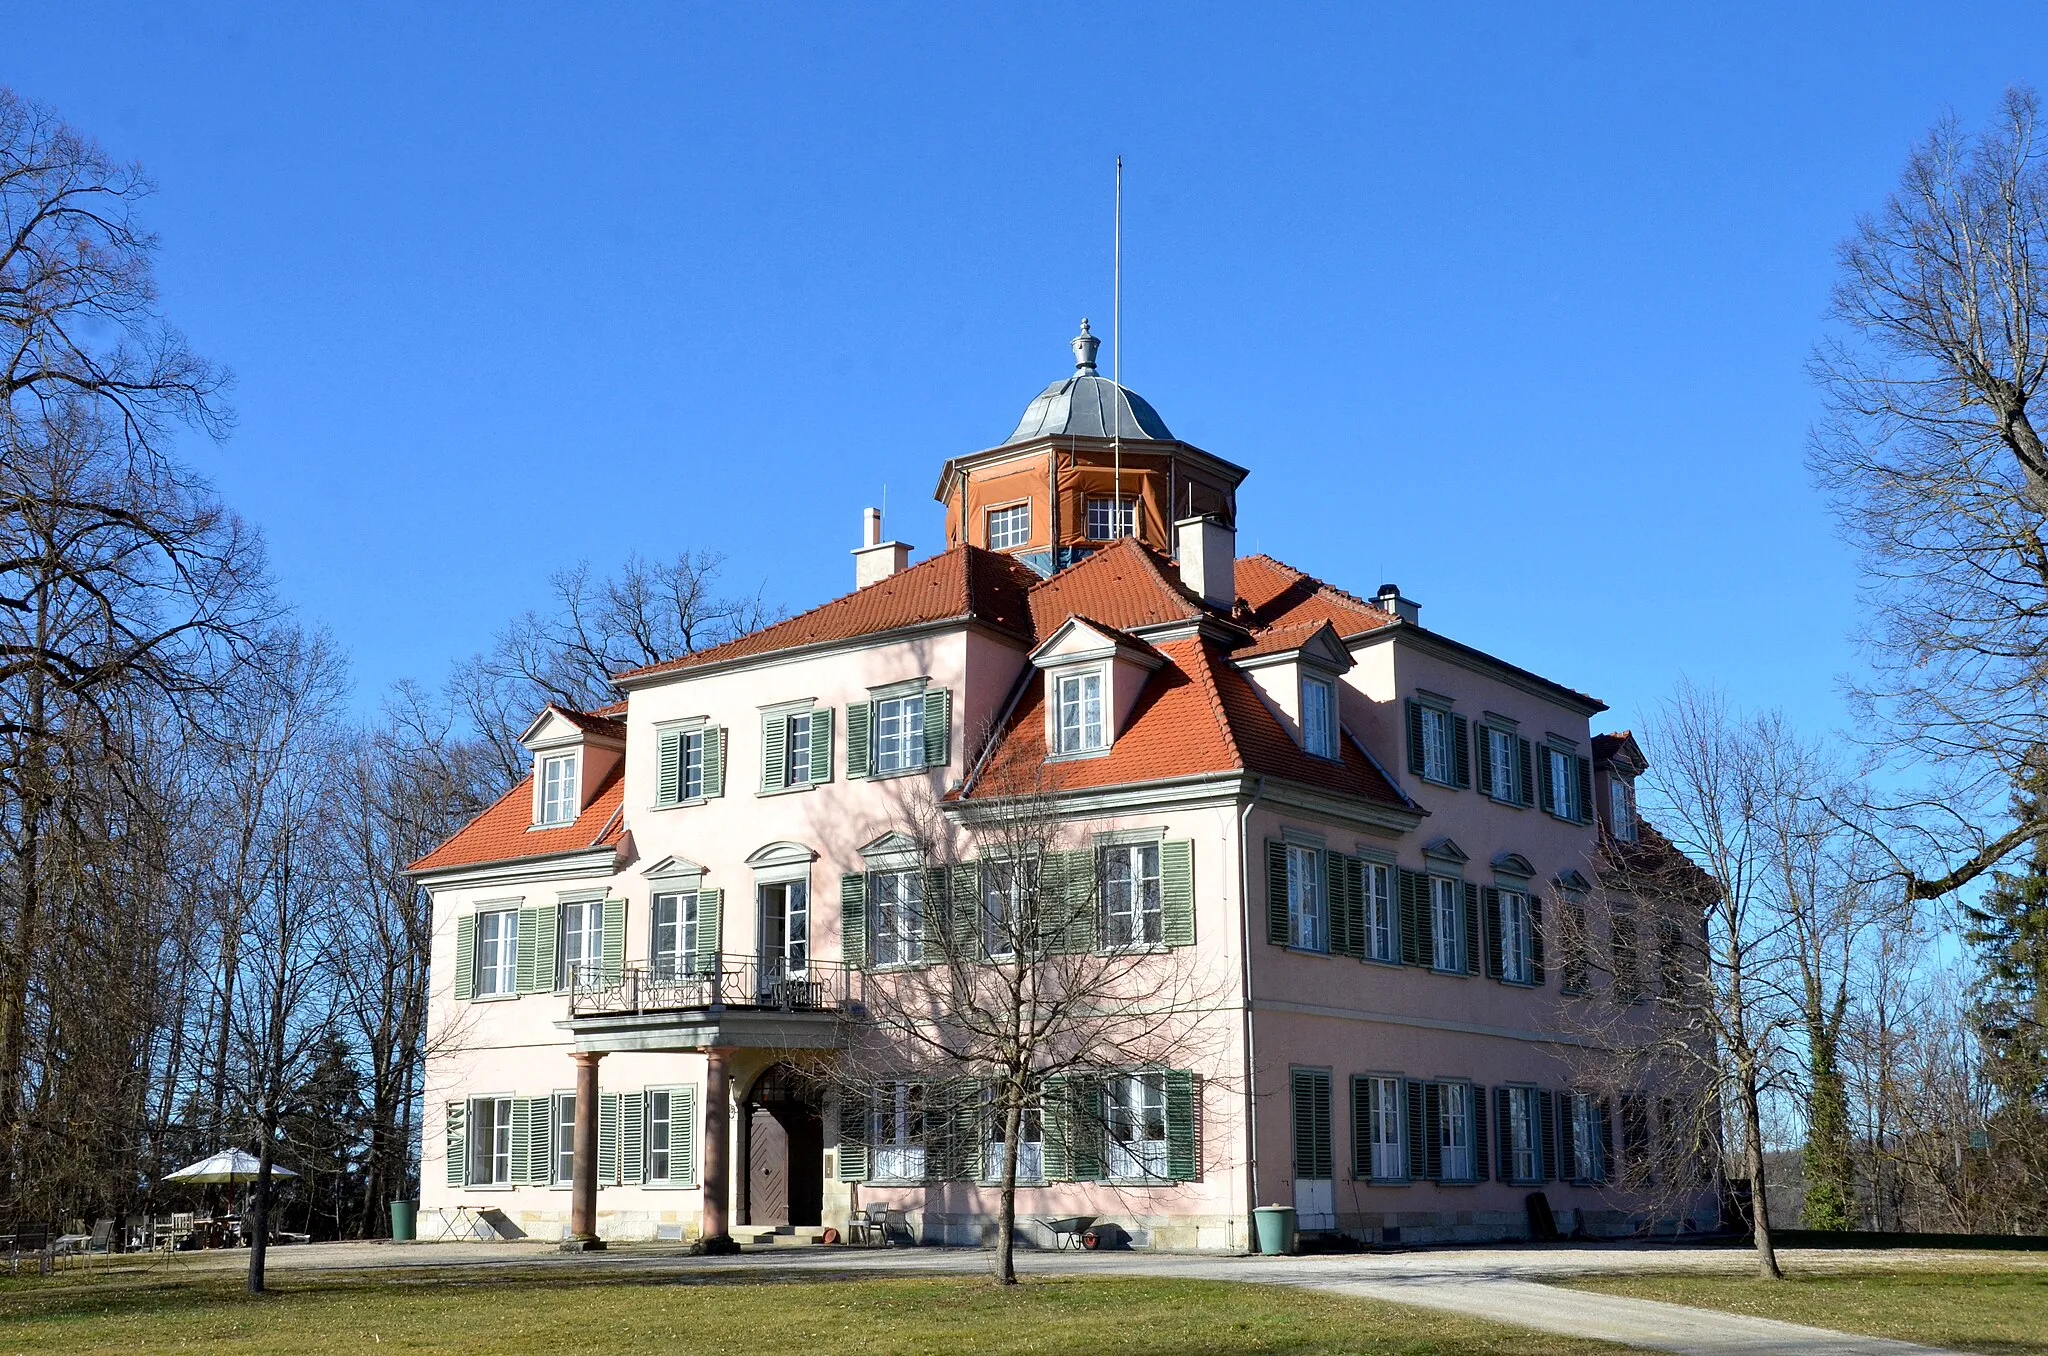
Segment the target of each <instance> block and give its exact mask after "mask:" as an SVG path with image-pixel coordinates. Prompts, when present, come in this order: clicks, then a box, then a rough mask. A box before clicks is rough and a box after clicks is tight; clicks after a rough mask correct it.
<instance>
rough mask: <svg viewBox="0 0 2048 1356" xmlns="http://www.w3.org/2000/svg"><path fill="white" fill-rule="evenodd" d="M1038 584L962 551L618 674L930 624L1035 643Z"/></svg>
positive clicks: (976, 552)
mask: <svg viewBox="0 0 2048 1356" xmlns="http://www.w3.org/2000/svg"><path fill="white" fill-rule="evenodd" d="M1037 579H1038V576H1037V574H1035V573H1034V572H1033V571H1032V570H1031V568H1030V567H1029V566H1028V565H1023V564H1020V563H1019V562H1017V561H1016V560H1013V559H1012V558H1010V557H1009V556H1006V555H1001V554H999V553H997V552H994V551H984V550H982V549H981V548H980V547H979V546H956V547H954V548H953V549H952V550H950V551H947V552H945V553H944V554H943V555H936V556H933V557H932V558H931V559H929V560H923V561H919V562H918V563H917V564H915V565H913V566H911V567H910V568H909V569H907V570H905V571H903V572H902V573H901V574H898V575H895V576H893V577H892V578H889V579H884V580H882V581H881V582H880V583H875V584H870V585H868V586H867V587H866V588H864V589H857V590H855V591H854V592H852V593H849V594H846V595H845V596H843V597H840V598H834V599H833V600H832V601H831V602H829V603H825V604H823V605H821V606H819V607H814V608H812V609H811V610H810V611H808V612H803V613H799V614H798V615H796V616H794V617H791V618H790V619H789V620H788V621H781V622H777V623H775V625H773V626H767V627H763V628H762V629H761V630H759V631H755V632H754V633H752V634H751V635H745V636H741V637H740V638H739V639H737V640H729V641H727V642H726V643H725V644H723V645H714V646H712V647H711V648H710V649H708V650H699V651H697V653H695V654H686V655H683V656H682V657H680V658H677V659H670V660H667V661H665V662H663V663H660V664H650V665H647V666H646V667H644V668H637V669H633V670H631V671H630V672H627V673H622V674H619V675H618V678H619V679H620V680H622V681H623V680H627V679H633V678H642V677H646V676H648V675H651V674H657V673H672V672H675V671H676V670H678V669H689V668H697V667H700V666H701V665H705V664H715V663H718V662H719V661H721V660H726V659H744V658H747V657H749V656H751V655H762V654H772V653H774V652H775V651H777V650H793V649H797V648H799V647H801V646H805V645H823V644H828V643H830V642H832V641H836V640H852V639H854V638H856V637H859V636H872V635H880V634H882V633H884V632H888V631H895V630H900V629H901V628H903V627H906V626H918V625H922V624H924V623H927V622H942V621H981V622H985V623H987V624H988V625H990V626H994V627H996V628H997V629H998V630H1002V631H1008V632H1009V633H1010V634H1012V635H1014V636H1016V637H1017V638H1018V639H1020V640H1027V641H1028V640H1029V639H1030V638H1031V615H1030V611H1029V609H1028V608H1027V607H1026V606H1025V602H1024V595H1025V591H1026V590H1027V589H1029V588H1030V587H1031V585H1032V584H1033V583H1034V582H1035V581H1036V580H1037Z"/></svg>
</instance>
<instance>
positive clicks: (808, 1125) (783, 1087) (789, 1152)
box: [736, 1064, 825, 1225]
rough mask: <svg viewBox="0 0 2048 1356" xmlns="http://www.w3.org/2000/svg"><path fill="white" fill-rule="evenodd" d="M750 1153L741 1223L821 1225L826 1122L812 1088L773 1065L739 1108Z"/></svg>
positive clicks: (783, 1066)
mask: <svg viewBox="0 0 2048 1356" xmlns="http://www.w3.org/2000/svg"><path fill="white" fill-rule="evenodd" d="M737 1128H738V1130H739V1132H740V1134H741V1136H742V1137H743V1143H744V1144H745V1145H746V1149H747V1166H746V1171H745V1173H744V1174H743V1175H742V1176H741V1178H740V1183H739V1186H740V1191H741V1193H742V1195H741V1199H740V1202H739V1205H740V1209H739V1211H738V1212H736V1214H737V1218H738V1219H739V1220H740V1221H742V1222H744V1223H747V1224H755V1225H774V1224H790V1225H805V1224H818V1223H820V1222H821V1221H822V1219H823V1217H824V1210H825V1123H824V1119H823V1118H822V1117H821V1116H820V1115H819V1113H818V1104H817V1101H816V1098H815V1096H814V1094H813V1093H812V1092H811V1090H810V1089H809V1088H806V1087H805V1086H803V1084H802V1082H801V1081H800V1080H799V1079H798V1078H797V1077H796V1075H795V1073H794V1072H793V1071H792V1070H791V1069H790V1067H789V1066H788V1065H786V1064H777V1065H773V1066H771V1067H770V1068H769V1069H768V1070H767V1071H766V1072H765V1073H763V1074H762V1075H761V1076H760V1077H759V1078H757V1079H755V1080H754V1086H753V1087H752V1088H751V1089H749V1090H748V1092H747V1096H746V1100H745V1101H743V1102H742V1103H740V1108H739V1125H738V1127H737Z"/></svg>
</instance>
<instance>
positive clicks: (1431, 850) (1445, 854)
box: [1422, 838, 1472, 866]
mask: <svg viewBox="0 0 2048 1356" xmlns="http://www.w3.org/2000/svg"><path fill="white" fill-rule="evenodd" d="M1422 855H1423V856H1425V857H1434V858H1436V859H1437V860H1438V861H1440V862H1456V863H1458V864H1459V865H1460V866H1462V865H1464V864H1465V863H1466V862H1469V861H1471V860H1472V858H1471V857H1470V856H1468V855H1467V854H1466V852H1465V849H1463V848H1461V847H1459V846H1458V845H1457V843H1456V842H1454V841H1453V840H1451V839H1449V838H1438V839H1436V840H1435V841H1433V842H1430V843H1426V844H1424V845H1423V848H1422Z"/></svg>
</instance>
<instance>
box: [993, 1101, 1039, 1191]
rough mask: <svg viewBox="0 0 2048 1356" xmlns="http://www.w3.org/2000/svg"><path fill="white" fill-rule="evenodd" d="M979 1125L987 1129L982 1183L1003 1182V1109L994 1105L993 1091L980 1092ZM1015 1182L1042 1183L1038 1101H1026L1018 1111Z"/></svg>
mask: <svg viewBox="0 0 2048 1356" xmlns="http://www.w3.org/2000/svg"><path fill="white" fill-rule="evenodd" d="M982 1123H983V1124H984V1125H985V1126H987V1127H988V1135H987V1138H986V1140H985V1141H984V1143H983V1145H982V1151H981V1175H982V1180H984V1181H989V1182H1000V1181H1001V1180H1003V1143H1004V1141H1003V1132H1004V1127H1003V1109H1002V1107H1000V1106H998V1105H997V1104H996V1101H995V1093H994V1091H993V1090H992V1089H991V1090H984V1091H983V1093H982ZM1017 1180H1018V1181H1019V1182H1043V1181H1044V1180H1045V1116H1044V1114H1043V1113H1042V1111H1041V1109H1040V1107H1039V1104H1038V1103H1037V1102H1026V1103H1025V1104H1024V1105H1023V1106H1021V1107H1019V1108H1017Z"/></svg>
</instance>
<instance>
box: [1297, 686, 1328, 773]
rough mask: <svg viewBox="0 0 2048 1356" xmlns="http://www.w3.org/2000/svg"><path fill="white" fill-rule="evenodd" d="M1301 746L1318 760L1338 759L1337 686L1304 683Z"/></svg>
mask: <svg viewBox="0 0 2048 1356" xmlns="http://www.w3.org/2000/svg"><path fill="white" fill-rule="evenodd" d="M1301 744H1302V747H1303V748H1305V749H1307V750H1308V751H1309V752H1310V753H1312V754H1314V755H1315V756H1316V757H1318V758H1335V757H1336V756H1337V685H1336V684H1335V683H1332V682H1329V681H1327V680H1325V679H1322V678H1304V679H1302V680H1301Z"/></svg>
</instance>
